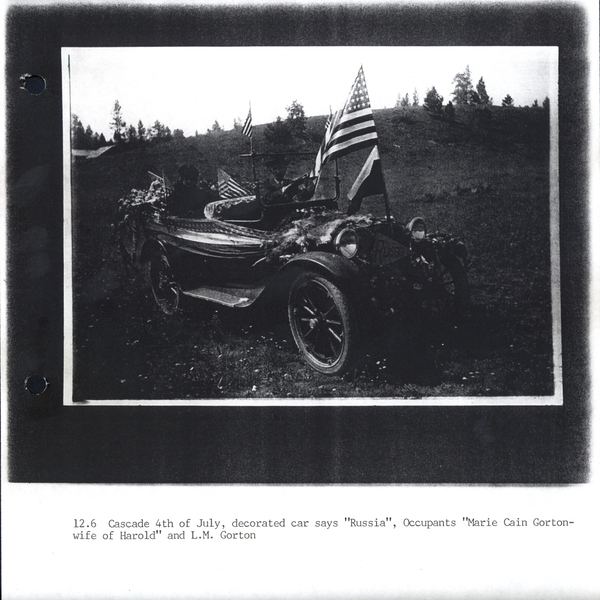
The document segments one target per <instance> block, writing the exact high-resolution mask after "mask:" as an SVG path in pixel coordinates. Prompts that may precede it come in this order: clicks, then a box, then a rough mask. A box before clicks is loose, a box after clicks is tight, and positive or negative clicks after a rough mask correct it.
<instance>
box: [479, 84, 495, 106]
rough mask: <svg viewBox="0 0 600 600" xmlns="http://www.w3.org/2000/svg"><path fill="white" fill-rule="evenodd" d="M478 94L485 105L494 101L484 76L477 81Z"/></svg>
mask: <svg viewBox="0 0 600 600" xmlns="http://www.w3.org/2000/svg"><path fill="white" fill-rule="evenodd" d="M477 94H478V95H479V102H480V103H481V104H483V105H484V106H489V105H490V104H491V103H492V102H491V100H490V97H489V96H488V93H487V90H486V89H485V81H483V77H481V78H480V79H479V81H478V82H477Z"/></svg>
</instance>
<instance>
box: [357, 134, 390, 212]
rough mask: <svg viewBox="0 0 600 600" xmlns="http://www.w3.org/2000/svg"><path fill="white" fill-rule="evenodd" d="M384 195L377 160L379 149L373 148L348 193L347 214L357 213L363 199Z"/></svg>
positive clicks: (383, 185) (379, 166)
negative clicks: (348, 204)
mask: <svg viewBox="0 0 600 600" xmlns="http://www.w3.org/2000/svg"><path fill="white" fill-rule="evenodd" d="M384 193H385V184H384V181H383V172H382V170H381V159H380V158H379V149H378V148H377V146H375V147H374V148H373V150H371V153H370V154H369V156H368V158H367V160H366V162H365V164H364V165H363V168H362V169H361V170H360V173H359V174H358V177H357V178H356V181H355V182H354V185H353V186H352V188H350V191H349V192H348V200H350V206H349V207H348V214H349V215H353V214H354V213H356V212H358V210H359V209H360V205H361V202H362V200H363V198H366V197H367V196H377V195H378V194H384Z"/></svg>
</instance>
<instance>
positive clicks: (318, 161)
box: [310, 107, 337, 177]
mask: <svg viewBox="0 0 600 600" xmlns="http://www.w3.org/2000/svg"><path fill="white" fill-rule="evenodd" d="M336 114H337V113H336ZM332 122H333V114H332V113H331V107H329V116H328V117H327V120H326V121H325V135H324V136H323V141H322V142H321V145H320V146H319V150H318V152H317V156H316V158H315V165H314V167H313V168H312V171H311V172H310V176H311V177H319V176H320V174H321V169H322V167H323V165H324V164H325V162H324V161H323V153H324V152H325V148H326V147H327V144H328V143H329V140H330V139H331V123H332Z"/></svg>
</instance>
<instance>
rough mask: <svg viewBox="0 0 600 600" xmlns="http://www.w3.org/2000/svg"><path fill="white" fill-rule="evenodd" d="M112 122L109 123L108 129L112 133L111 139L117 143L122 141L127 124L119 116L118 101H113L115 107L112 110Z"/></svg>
mask: <svg viewBox="0 0 600 600" xmlns="http://www.w3.org/2000/svg"><path fill="white" fill-rule="evenodd" d="M112 115H113V118H112V121H111V122H110V128H111V129H112V130H113V131H114V134H113V139H114V140H115V142H117V143H119V142H121V141H124V138H125V132H126V131H127V123H125V121H124V120H123V116H122V114H121V105H120V104H119V101H118V100H115V105H114V107H113V110H112Z"/></svg>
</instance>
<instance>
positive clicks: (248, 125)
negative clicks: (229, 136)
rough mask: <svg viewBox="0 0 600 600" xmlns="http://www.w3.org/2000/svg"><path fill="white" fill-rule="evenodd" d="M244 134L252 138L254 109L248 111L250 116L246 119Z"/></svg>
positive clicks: (243, 128)
mask: <svg viewBox="0 0 600 600" xmlns="http://www.w3.org/2000/svg"><path fill="white" fill-rule="evenodd" d="M242 134H243V135H245V136H247V137H252V107H250V108H249V109H248V116H247V117H246V122H245V123H244V126H243V127H242Z"/></svg>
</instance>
